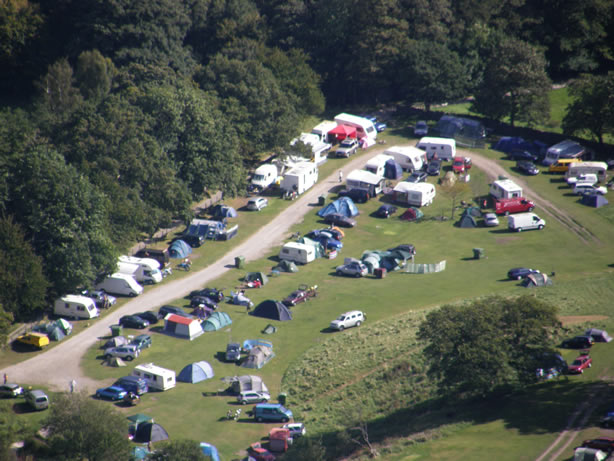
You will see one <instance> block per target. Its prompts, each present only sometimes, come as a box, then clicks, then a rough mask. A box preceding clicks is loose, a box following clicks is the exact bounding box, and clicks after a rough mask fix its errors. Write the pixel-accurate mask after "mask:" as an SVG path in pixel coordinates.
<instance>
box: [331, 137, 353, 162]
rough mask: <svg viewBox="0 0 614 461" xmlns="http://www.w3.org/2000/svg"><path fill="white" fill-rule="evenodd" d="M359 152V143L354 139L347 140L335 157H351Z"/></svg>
mask: <svg viewBox="0 0 614 461" xmlns="http://www.w3.org/2000/svg"><path fill="white" fill-rule="evenodd" d="M357 150H358V141H357V140H356V139H354V138H345V139H344V140H343V141H341V144H339V147H337V150H336V151H335V155H336V156H337V157H349V156H350V155H354V154H355V153H356V151H357Z"/></svg>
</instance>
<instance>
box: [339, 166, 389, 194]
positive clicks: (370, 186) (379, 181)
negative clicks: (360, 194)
mask: <svg viewBox="0 0 614 461" xmlns="http://www.w3.org/2000/svg"><path fill="white" fill-rule="evenodd" d="M385 182H386V180H385V179H384V178H383V177H382V176H378V175H376V174H374V173H371V172H370V171H366V170H353V171H351V172H350V174H348V176H347V178H346V181H345V183H346V185H347V188H348V189H366V190H368V191H369V196H370V197H375V196H376V195H377V194H380V193H381V192H382V190H383V189H384V183H385Z"/></svg>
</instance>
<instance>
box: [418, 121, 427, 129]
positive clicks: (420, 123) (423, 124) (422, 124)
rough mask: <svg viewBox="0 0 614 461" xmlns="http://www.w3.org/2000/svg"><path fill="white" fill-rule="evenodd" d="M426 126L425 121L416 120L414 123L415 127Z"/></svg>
mask: <svg viewBox="0 0 614 461" xmlns="http://www.w3.org/2000/svg"><path fill="white" fill-rule="evenodd" d="M425 127H426V123H425V122H418V123H416V128H425Z"/></svg>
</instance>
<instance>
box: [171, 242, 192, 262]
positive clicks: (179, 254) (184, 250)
mask: <svg viewBox="0 0 614 461" xmlns="http://www.w3.org/2000/svg"><path fill="white" fill-rule="evenodd" d="M190 253H192V247H191V246H190V245H188V244H187V243H186V242H184V241H183V240H175V241H174V242H173V243H171V246H170V247H168V254H169V255H170V257H171V258H185V257H186V256H188V255H189V254H190Z"/></svg>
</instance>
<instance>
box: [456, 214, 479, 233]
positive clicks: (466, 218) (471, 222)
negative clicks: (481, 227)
mask: <svg viewBox="0 0 614 461" xmlns="http://www.w3.org/2000/svg"><path fill="white" fill-rule="evenodd" d="M477 225H478V223H477V222H476V220H475V218H474V217H473V216H471V215H470V214H464V213H463V215H462V216H461V219H460V221H459V222H458V226H459V227H462V228H464V229H469V228H473V227H477Z"/></svg>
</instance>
